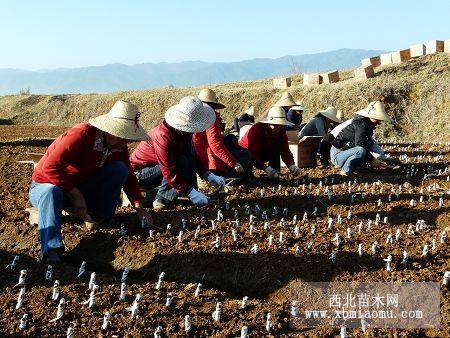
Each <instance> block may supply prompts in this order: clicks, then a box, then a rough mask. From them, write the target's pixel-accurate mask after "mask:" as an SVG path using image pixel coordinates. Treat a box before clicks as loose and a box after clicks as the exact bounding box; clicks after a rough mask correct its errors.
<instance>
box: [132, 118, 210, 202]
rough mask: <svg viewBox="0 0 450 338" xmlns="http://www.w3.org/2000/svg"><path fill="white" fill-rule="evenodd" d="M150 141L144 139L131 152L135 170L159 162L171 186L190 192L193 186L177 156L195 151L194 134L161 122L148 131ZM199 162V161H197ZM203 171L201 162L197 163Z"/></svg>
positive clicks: (180, 190) (178, 190) (179, 191)
mask: <svg viewBox="0 0 450 338" xmlns="http://www.w3.org/2000/svg"><path fill="white" fill-rule="evenodd" d="M148 135H149V136H150V137H151V140H150V141H142V142H141V143H139V144H138V146H137V147H136V149H135V150H134V152H133V153H132V154H131V157H130V161H131V165H132V166H133V168H134V170H135V171H137V170H141V169H142V168H145V167H150V166H155V165H157V164H159V168H160V169H161V173H162V175H163V177H164V178H165V179H166V181H167V182H168V183H169V185H170V186H171V187H173V188H174V189H175V190H176V191H177V192H178V193H185V192H189V191H190V190H191V189H192V188H193V186H192V184H191V183H188V182H186V180H185V179H184V178H183V177H182V176H181V175H180V173H179V172H178V170H177V168H176V166H175V158H177V157H178V156H180V155H183V154H186V153H189V152H192V151H193V148H192V134H188V133H183V132H181V131H179V130H176V129H174V128H172V127H171V126H169V125H168V124H167V123H166V121H163V122H161V123H160V124H159V125H157V126H156V127H155V128H153V129H152V130H150V131H149V132H148ZM197 162H198V161H197ZM196 164H197V167H198V166H199V165H200V167H199V169H200V171H202V167H201V164H200V163H196Z"/></svg>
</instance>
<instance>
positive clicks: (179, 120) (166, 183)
mask: <svg viewBox="0 0 450 338" xmlns="http://www.w3.org/2000/svg"><path fill="white" fill-rule="evenodd" d="M215 120H216V114H215V113H214V110H213V109H212V108H211V107H210V106H208V105H207V104H204V103H203V102H202V101H200V100H199V99H198V98H196V97H193V96H187V97H183V98H182V99H181V100H180V102H179V103H178V104H176V105H174V106H172V107H170V108H169V109H168V110H167V112H166V113H165V116H164V120H163V121H162V122H161V123H160V124H159V125H158V126H156V127H155V128H153V129H152V130H151V131H150V132H149V133H148V135H149V136H150V137H151V140H149V141H142V142H141V143H139V145H138V146H137V147H136V149H135V151H134V152H133V154H132V155H131V158H130V161H131V164H132V165H133V168H134V170H135V172H136V177H137V179H138V182H139V184H140V185H141V186H142V187H145V188H155V187H158V186H159V188H158V192H157V194H156V198H155V200H154V201H153V208H154V209H156V210H161V209H164V208H165V207H166V206H168V205H169V204H172V203H173V202H175V200H176V199H177V197H178V196H179V195H187V196H189V199H190V200H191V201H192V203H194V205H206V204H208V198H207V197H206V196H205V195H204V194H203V193H201V192H200V191H198V190H197V175H196V174H197V173H198V174H199V175H200V176H201V177H203V178H204V179H206V180H207V181H208V182H209V183H211V184H212V185H213V186H214V187H216V188H222V187H223V186H224V185H225V180H224V179H223V178H222V177H220V176H216V175H214V174H213V173H211V172H209V171H206V170H205V169H204V168H203V166H202V164H201V161H200V160H199V157H198V156H197V155H196V154H195V152H194V147H193V144H192V134H194V133H200V132H203V131H205V130H206V129H208V128H210V127H211V126H212V125H213V124H214V122H215Z"/></svg>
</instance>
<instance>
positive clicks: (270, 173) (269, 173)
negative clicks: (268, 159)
mask: <svg viewBox="0 0 450 338" xmlns="http://www.w3.org/2000/svg"><path fill="white" fill-rule="evenodd" d="M264 171H265V172H266V174H267V176H269V178H273V179H278V178H279V177H280V173H279V172H278V171H276V170H275V169H273V168H272V167H271V166H267V167H266V169H264Z"/></svg>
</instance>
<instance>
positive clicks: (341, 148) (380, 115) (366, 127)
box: [330, 101, 392, 175]
mask: <svg viewBox="0 0 450 338" xmlns="http://www.w3.org/2000/svg"><path fill="white" fill-rule="evenodd" d="M356 114H357V115H356V116H355V117H354V118H352V119H350V120H348V121H346V122H344V123H342V124H340V125H339V126H337V127H336V128H334V129H333V130H332V132H331V133H332V135H333V136H334V139H333V141H332V147H331V151H330V157H331V162H332V163H333V164H334V165H335V166H336V167H338V168H341V174H342V175H348V174H350V173H352V172H353V171H354V170H355V168H356V167H364V165H365V163H366V162H368V163H371V165H372V167H374V168H378V167H380V166H382V165H383V162H382V161H383V160H384V158H385V156H384V153H383V151H382V150H381V148H380V146H379V145H378V144H377V143H376V142H375V140H374V139H373V132H374V130H375V128H376V127H377V125H378V124H379V123H380V122H382V121H386V122H392V119H391V118H390V117H389V116H388V115H387V114H386V111H385V107H384V104H383V103H381V102H380V101H374V102H371V103H369V105H368V106H367V107H366V108H365V109H362V110H360V111H358V112H356Z"/></svg>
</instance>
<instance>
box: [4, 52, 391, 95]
mask: <svg viewBox="0 0 450 338" xmlns="http://www.w3.org/2000/svg"><path fill="white" fill-rule="evenodd" d="M383 52H384V51H380V50H361V49H348V48H345V49H339V50H335V51H330V52H324V53H316V54H305V55H295V56H283V57H280V58H277V59H252V60H244V61H239V62H203V61H186V62H180V63H167V62H161V63H142V64H137V65H132V66H130V65H124V64H120V63H115V64H109V65H105V66H98V67H83V68H60V69H54V70H43V71H27V70H19V69H0V95H6V94H17V93H19V92H20V91H24V90H25V91H26V90H28V89H29V91H30V92H31V93H33V94H49V93H51V94H63V93H108V92H115V91H123V90H136V89H146V88H157V87H167V86H169V85H172V86H175V87H188V86H200V85H208V84H216V83H226V82H234V81H246V80H256V79H262V78H271V77H276V76H282V75H287V74H293V73H308V72H323V71H328V70H336V69H348V68H354V67H357V66H358V65H360V60H361V59H363V58H366V57H370V56H374V55H379V54H380V53H383Z"/></svg>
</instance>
